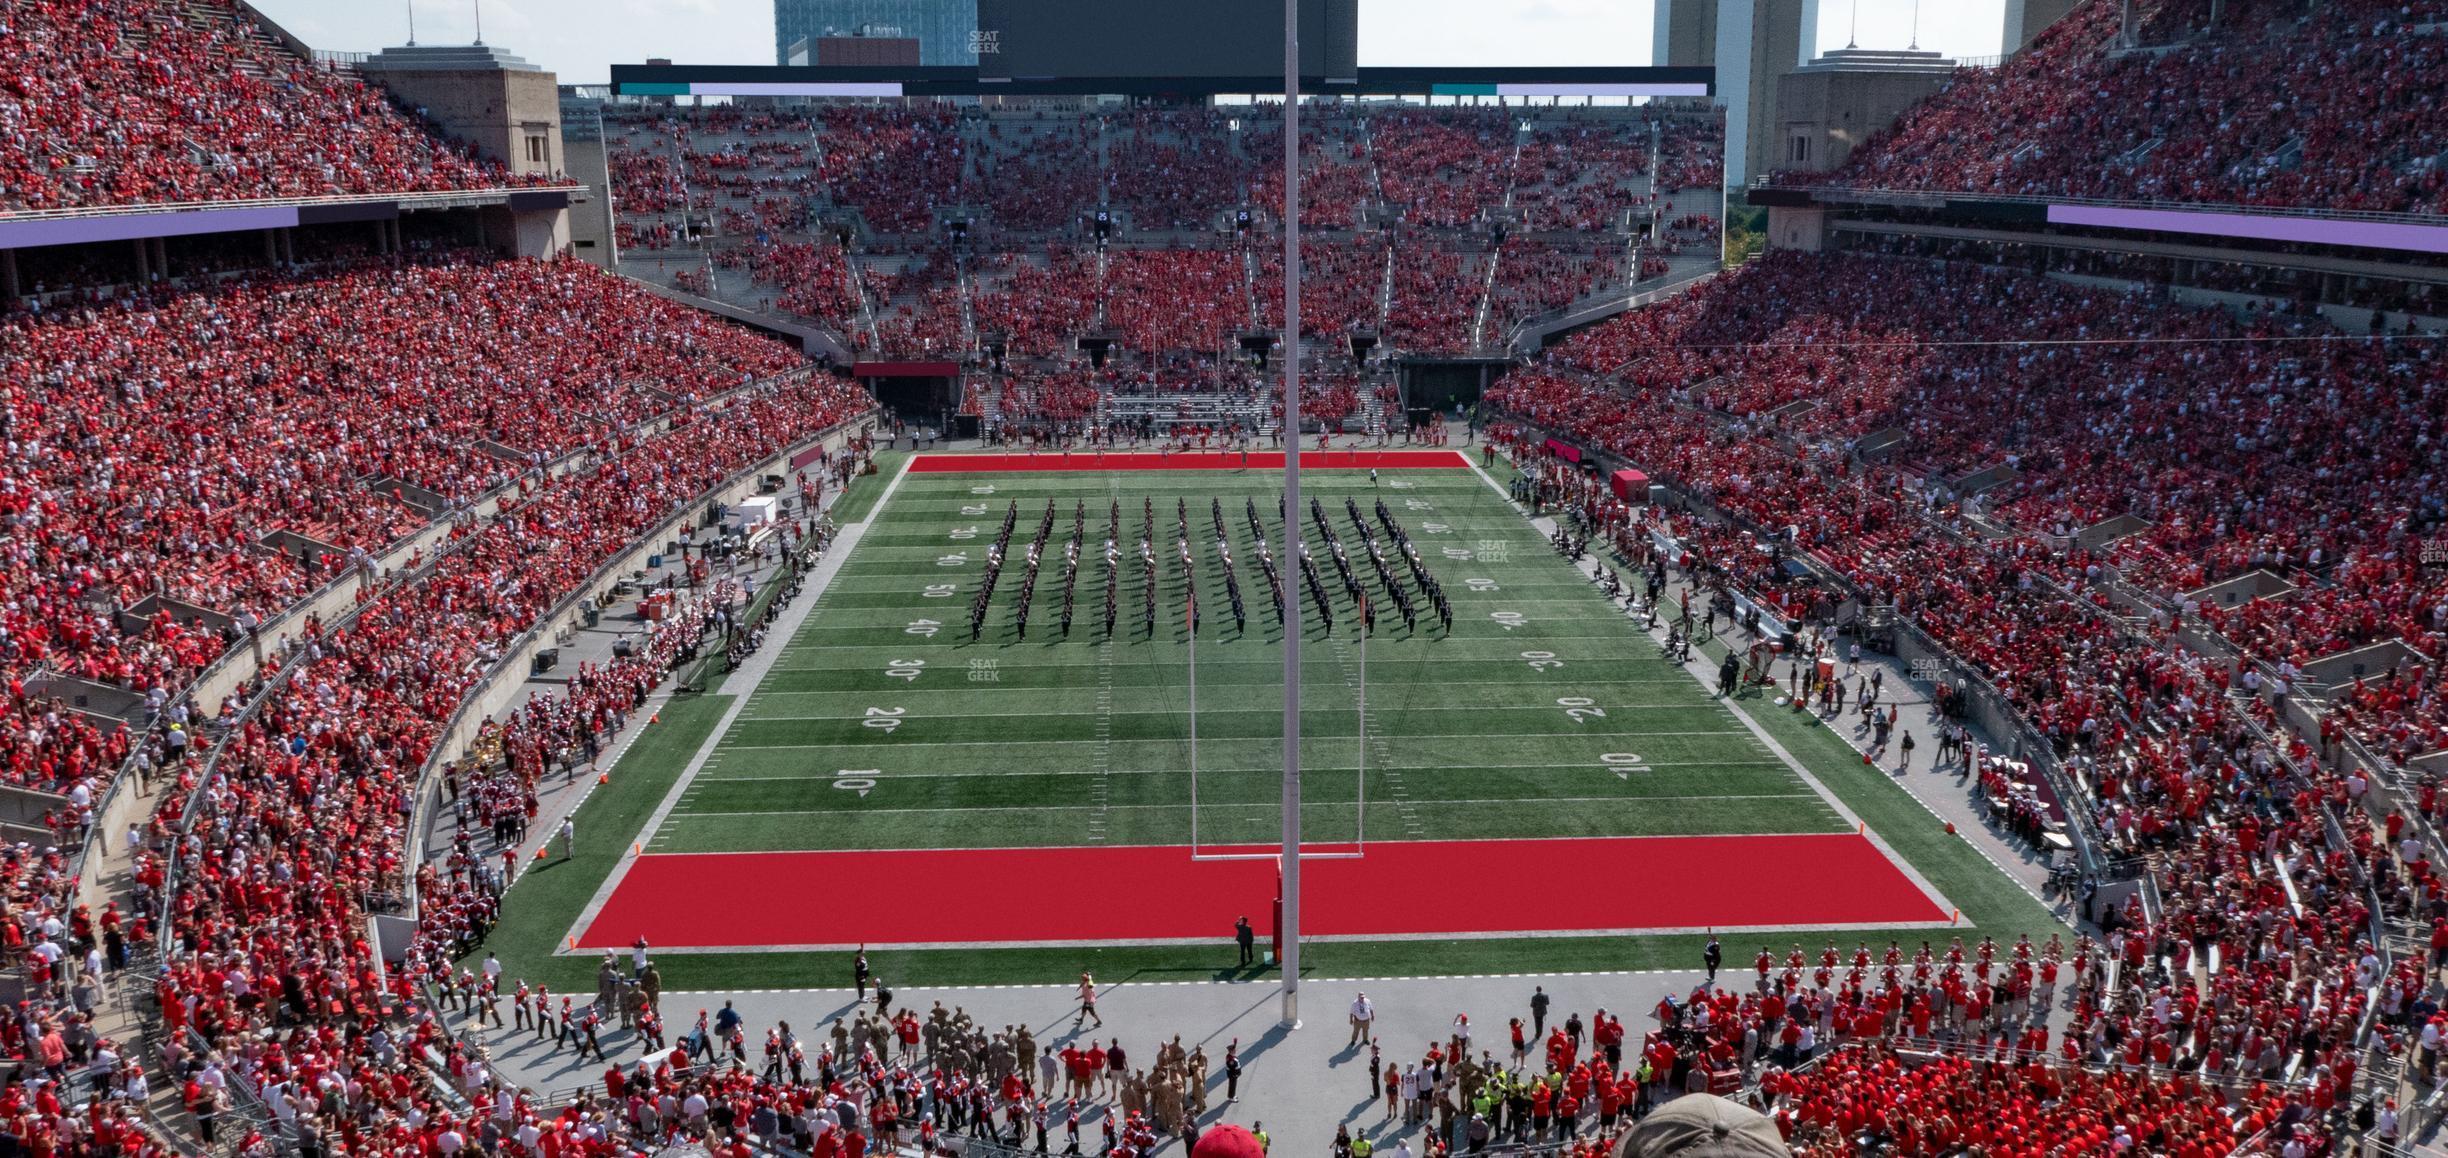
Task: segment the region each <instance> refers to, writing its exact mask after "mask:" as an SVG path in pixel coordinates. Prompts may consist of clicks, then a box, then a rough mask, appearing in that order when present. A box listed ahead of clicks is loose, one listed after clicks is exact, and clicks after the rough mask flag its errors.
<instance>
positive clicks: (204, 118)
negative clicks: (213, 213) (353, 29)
mask: <svg viewBox="0 0 2448 1158" xmlns="http://www.w3.org/2000/svg"><path fill="white" fill-rule="evenodd" d="M0 59H5V60H8V61H10V62H11V67H10V69H9V76H8V83H6V84H5V85H0V126H5V132H6V147H5V148H0V212H18V211H24V210H32V209H66V208H83V207H92V206H115V205H138V204H155V203H163V202H188V201H226V200H255V199H261V198H270V197H311V196H320V195H326V194H342V193H417V192H432V191H442V190H458V189H495V188H502V187H506V186H524V185H534V184H543V183H548V182H550V181H553V180H557V179H555V178H548V177H545V176H542V175H535V176H527V177H521V176H514V175H512V174H511V173H510V172H508V171H507V170H505V169H504V168H502V167H501V166H499V165H496V164H493V163H490V162H486V161H480V160H477V159H475V158H474V156H473V154H472V152H471V151H469V150H465V149H462V148H459V147H457V146H454V145H452V144H449V143H446V142H444V141H442V140H441V139H440V138H438V137H436V136H434V135H432V134H430V133H428V132H426V131H425V130H424V129H423V128H422V127H420V126H419V125H417V124H416V123H415V122H414V121H412V120H411V119H410V118H409V117H408V116H407V115H405V114H403V113H402V112H400V111H399V110H397V109H395V108H394V107H392V104H391V101H390V98H389V96H388V95H387V94H385V93H384V92H383V90H381V89H379V88H377V87H375V86H373V85H370V84H367V83H366V82H365V81H363V80H360V79H358V78H357V77H355V76H343V75H340V74H337V73H334V72H331V71H328V70H326V69H323V68H321V67H319V66H317V65H316V64H314V63H312V62H309V61H305V60H300V59H298V58H297V57H296V56H294V55H292V54H290V53H289V52H288V51H287V50H285V49H283V48H281V47H280V46H279V45H278V44H277V43H275V42H274V41H273V40H272V38H271V36H270V35H269V34H268V33H266V32H264V31H263V30H262V29H261V28H259V27H257V26H256V24H255V23H254V20H253V18H252V16H251V15H249V14H248V13H247V12H245V11H244V10H243V9H242V8H241V7H240V6H238V5H235V4H232V3H230V2H229V0H196V2H194V3H181V2H176V0H39V2H36V3H25V4H13V5H11V6H10V7H9V10H8V14H7V19H6V20H4V21H0Z"/></svg>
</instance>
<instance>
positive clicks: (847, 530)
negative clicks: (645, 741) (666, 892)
mask: <svg viewBox="0 0 2448 1158" xmlns="http://www.w3.org/2000/svg"><path fill="white" fill-rule="evenodd" d="M909 464H910V459H907V458H905V459H902V460H901V469H900V470H899V471H896V472H894V474H893V477H892V481H891V482H890V483H888V484H886V485H885V487H884V493H883V494H882V495H879V496H877V497H876V502H875V505H874V506H872V507H869V508H868V510H867V517H866V518H864V519H861V520H859V521H858V522H856V523H852V524H850V525H848V526H846V527H843V528H841V531H840V533H839V534H838V535H836V536H834V539H833V545H832V548H831V549H829V550H827V551H826V552H825V557H824V558H820V559H819V560H818V561H817V564H816V567H815V569H814V571H813V573H812V574H811V575H810V576H809V577H808V580H807V598H806V599H805V600H802V601H799V602H795V603H793V604H792V605H791V606H790V607H788V608H785V609H784V611H783V613H782V618H781V619H780V620H778V621H777V626H780V627H784V628H787V629H789V630H792V631H796V630H797V629H798V628H799V627H800V625H801V624H803V623H804V622H805V621H806V618H807V617H808V616H809V615H811V614H814V612H815V609H816V607H817V605H818V604H820V603H822V602H823V601H824V596H825V584H826V583H828V582H830V581H831V580H832V578H833V577H834V576H835V575H838V574H840V573H841V567H842V564H843V563H845V562H847V561H848V560H849V558H850V552H851V550H852V549H853V548H855V547H857V546H858V541H859V539H860V538H861V537H863V536H864V535H865V534H866V532H867V528H868V527H870V526H873V525H874V523H875V516H876V512H878V511H881V510H883V509H884V504H885V501H886V500H888V499H890V498H892V494H893V491H894V490H896V489H898V488H899V487H900V486H901V480H903V479H905V478H908V477H909ZM834 501H836V502H839V501H840V498H839V495H838V493H837V495H836V497H835V500H834ZM827 562H831V563H832V564H833V565H832V566H831V567H830V568H827V567H826V566H825V564H826V563H827ZM773 659H774V655H773V654H772V653H766V654H763V655H759V656H751V657H750V658H749V660H748V663H747V665H746V666H744V667H743V668H742V669H741V670H742V671H745V672H748V673H749V675H750V686H751V687H761V686H763V684H764V681H765V677H766V676H767V675H769V674H771V671H772V663H773ZM760 661H761V662H762V666H760ZM734 674H738V673H734ZM756 698H757V697H756V696H755V694H754V693H751V694H748V695H740V696H734V697H732V699H731V706H730V707H728V708H725V709H724V710H723V715H722V719H720V720H717V721H715V723H714V727H713V728H712V729H711V730H709V731H708V732H707V733H706V738H705V741H704V742H703V743H701V744H699V745H698V746H697V751H696V753H695V754H694V755H692V756H691V757H690V758H689V762H688V766H687V767H685V768H682V769H681V770H680V775H679V777H678V778H676V779H674V780H673V781H672V786H671V790H670V791H668V792H666V793H664V794H663V800H662V802H661V803H659V804H657V805H656V806H655V810H654V812H653V813H652V814H651V815H649V816H648V817H647V818H646V826H645V828H644V829H643V830H641V831H640V832H639V833H638V836H637V839H636V842H635V843H636V846H637V847H638V848H641V849H643V848H645V847H647V846H648V845H651V844H653V843H654V841H655V840H656V839H657V838H658V837H659V836H660V835H661V834H662V828H663V822H664V820H665V819H667V818H669V817H670V816H671V814H672V811H673V809H675V808H678V807H679V805H680V798H681V797H682V796H684V795H686V794H687V793H688V791H689V789H690V788H691V787H693V786H694V785H695V783H696V780H697V773H698V771H699V770H701V769H703V768H704V767H705V766H706V762H707V761H708V760H710V759H712V758H713V757H714V756H715V755H716V752H717V750H718V749H719V748H721V746H722V739H723V737H724V736H725V735H726V734H728V733H729V732H730V730H731V724H732V722H733V721H734V720H737V719H738V718H739V716H740V713H741V712H743V711H746V710H747V708H748V704H749V702H750V701H752V700H754V699H756ZM635 860H636V858H635V857H622V858H620V863H619V864H617V865H615V866H614V867H613V870H612V871H611V872H610V873H607V874H605V876H604V879H603V883H602V884H601V885H599V886H597V888H596V891H595V895H594V896H593V897H592V898H590V899H589V900H588V901H587V903H586V905H585V906H583V907H582V908H580V909H579V911H578V917H577V919H576V921H575V922H574V923H573V924H572V925H571V927H570V929H569V930H568V931H567V932H566V933H564V934H563V941H562V943H563V944H567V943H568V940H567V939H568V938H569V937H572V936H575V935H576V934H577V933H578V932H579V930H580V929H583V928H585V927H586V926H588V925H590V924H592V923H593V921H594V919H595V914H597V913H599V912H601V911H602V910H603V905H604V903H605V902H606V901H608V900H610V899H611V897H612V893H613V891H614V890H615V889H617V888H619V887H620V882H621V880H622V879H623V878H624V877H626V876H627V875H628V873H629V866H630V865H631V864H632V863H634V862H635Z"/></svg>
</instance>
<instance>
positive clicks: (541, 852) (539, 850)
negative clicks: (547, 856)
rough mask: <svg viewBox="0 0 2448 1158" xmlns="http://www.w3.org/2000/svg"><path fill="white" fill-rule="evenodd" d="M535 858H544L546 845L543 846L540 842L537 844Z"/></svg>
mask: <svg viewBox="0 0 2448 1158" xmlns="http://www.w3.org/2000/svg"><path fill="white" fill-rule="evenodd" d="M535 858H536V859H537V860H542V859H544V846H543V845H540V844H539V845H537V846H536V854H535Z"/></svg>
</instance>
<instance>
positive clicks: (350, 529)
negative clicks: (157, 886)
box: [0, 254, 792, 792]
mask: <svg viewBox="0 0 2448 1158" xmlns="http://www.w3.org/2000/svg"><path fill="white" fill-rule="evenodd" d="M598 326H606V327H616V328H617V329H618V331H619V332H622V333H625V334H627V335H629V337H630V340H628V341H626V342H622V343H618V344H612V343H604V342H601V341H599V340H597V339H598V335H599V333H601V332H604V331H602V330H598V329H597V328H596V327H598ZM0 335H4V338H0V346H5V348H6V351H7V352H6V354H4V355H0V366H5V368H6V373H7V376H8V377H9V379H10V380H11V381H13V382H15V383H17V386H16V388H15V390H14V392H13V393H12V394H11V395H10V397H9V399H8V405H7V413H6V425H7V435H8V455H7V458H6V460H5V470H4V471H0V513H5V514H6V516H7V518H8V521H9V523H10V524H11V526H12V528H13V530H14V531H15V533H14V534H13V535H12V536H11V537H10V539H9V541H8V542H7V544H6V546H5V548H0V551H4V552H5V555H6V557H7V558H8V560H9V562H10V566H9V567H8V568H7V576H8V578H7V580H6V582H5V588H6V594H7V600H6V605H5V607H4V608H0V670H5V671H6V673H7V674H8V677H9V683H8V687H9V692H8V697H7V701H6V704H5V713H4V715H0V776H6V777H7V778H8V780H9V781H10V782H12V783H18V784H29V785H34V786H38V787H43V788H47V789H52V790H57V791H62V792H66V791H68V790H69V788H70V787H71V786H73V785H77V784H79V783H83V784H85V786H86V788H87V790H88V791H92V792H98V790H99V788H100V787H101V785H102V784H104V783H106V782H107V780H108V778H109V775H110V772H111V770H112V769H113V768H115V767H116V766H117V764H118V762H119V761H120V760H121V759H123V758H124V757H125V756H126V755H127V754H128V752H129V750H130V742H129V737H128V736H127V735H126V734H125V732H124V730H123V729H114V728H109V727H105V726H104V725H101V724H98V723H96V722H95V720H94V718H93V717H89V716H85V715H82V714H79V713H75V712H71V711H68V710H67V709H66V707H65V705H64V704H63V703H61V702H60V701H59V700H58V699H57V698H55V696H54V695H51V694H45V693H44V692H43V691H42V690H41V689H42V688H43V686H45V685H43V684H42V683H41V682H40V677H42V676H44V675H55V676H66V677H74V678H77V679H82V680H87V681H91V682H93V683H99V684H105V685H109V686H111V687H115V688H118V689H122V690H124V691H126V692H129V693H132V694H134V695H136V696H139V697H143V698H144V699H145V700H146V702H147V706H148V708H149V709H151V710H153V711H154V712H156V713H158V711H159V710H160V709H161V708H162V707H163V705H164V701H165V700H167V699H169V698H170V697H172V696H174V695H176V694H177V693H178V691H179V689H181V688H183V687H184V686H185V685H186V683H187V681H188V680H189V679H190V678H192V677H193V676H194V675H195V674H196V673H197V672H198V671H200V670H201V669H202V668H203V667H204V666H205V665H206V664H208V663H210V662H212V661H213V660H214V659H215V658H217V657H218V656H219V655H220V654H221V653H222V652H223V651H224V650H225V649H226V648H228V647H229V646H231V645H233V644H235V643H238V642H240V641H242V640H244V639H245V638H246V637H247V634H248V632H250V631H251V630H253V629H254V628H255V627H257V626H260V625H262V624H265V623H268V622H270V621H271V619H273V618H274V617H275V616H276V615H277V614H278V613H279V612H280V610H281V609H282V608H284V607H286V606H288V605H289V604H291V603H293V602H295V601H296V600H297V599H299V598H300V597H302V596H304V595H305V594H307V593H308V592H309V591H310V590H311V589H313V588H314V587H317V586H319V585H321V583H323V582H324V581H327V580H328V579H330V578H332V577H334V576H335V575H336V574H337V573H338V572H339V571H340V570H341V569H343V568H346V567H349V566H354V565H359V564H362V563H364V562H366V561H368V560H369V559H370V558H371V557H372V555H373V554H376V553H379V552H380V550H381V549H382V548H383V547H384V546H385V545H386V544H388V543H391V542H393V541H394V540H396V539H398V538H399V537H401V536H402V535H404V534H406V533H408V532H411V531H414V530H415V529H417V528H418V527H420V526H423V525H425V524H426V522H427V521H428V520H429V519H430V518H432V517H433V516H434V515H435V514H436V513H439V512H440V511H443V510H447V509H450V508H455V507H461V506H465V505H466V504H468V503H469V502H471V501H472V500H474V499H475V498H476V496H478V495H479V494H480V493H482V492H483V491H485V490H487V489H490V488H492V487H495V486H499V485H501V484H503V483H505V482H508V481H509V480H511V479H513V478H515V477H517V476H518V475H520V474H521V473H523V472H526V471H529V470H532V469H533V468H534V467H535V466H537V465H538V464H540V463H542V462H545V461H546V460H548V459H550V458H553V457H556V456H558V455H561V454H563V453H566V452H568V451H570V450H573V449H576V448H578V447H581V446H584V445H587V444H589V443H592V442H595V441H597V440H600V439H602V438H604V437H606V436H607V435H608V434H609V433H610V432H611V431H612V430H613V429H615V427H616V426H621V425H627V424H629V423H633V422H636V421H639V420H641V419H644V418H647V417H650V416H652V415H654V414H657V413H660V412H661V411H663V410H665V409H667V408H669V407H670V406H672V405H674V404H675V403H676V402H686V401H693V400H696V399H699V398H703V397H707V396H711V395H713V394H715V393H717V392H719V391H721V390H724V389H727V388H730V387H732V386H735V385H737V384H738V383H740V382H742V381H744V380H746V379H748V378H750V377H753V376H758V375H763V374H770V373H773V372H775V371H778V370H780V369H783V368H785V367H787V366H788V365H790V364H791V362H792V359H791V358H790V356H789V355H788V353H787V352H786V351H783V350H780V349H778V348H777V347H775V346H773V345H772V344H770V343H765V342H762V341H760V340H756V339H751V338H748V337H746V336H745V335H742V334H741V333H740V332H738V331H736V330H732V329H729V328H726V327H723V326H720V325H717V324H715V323H713V322H711V321H710V320H708V319H705V318H704V317H702V316H701V315H697V314H694V313H692V312H690V311H687V310H683V309H680V308H678V307H674V306H670V305H668V304H665V303H663V302H661V301H659V300H657V299H654V298H651V297H648V296H646V295H643V294H640V293H636V292H634V291H631V290H627V289H623V288H621V287H620V284H619V283H618V282H616V281H614V280H613V279H611V278H610V277H609V276H607V275H605V274H603V273H601V272H600V271H597V270H595V269H593V268H592V267H589V266H586V265H582V264H577V263H534V262H487V261H478V260H475V259H473V258H471V257H468V256H466V255H457V254H440V255H436V257H435V260H433V261H431V262H428V263H418V264H409V265H396V266H394V265H381V264H366V265H360V266H353V267H343V268H336V269H331V270H327V271H323V272H321V273H316V274H311V275H307V276H303V277H297V278H279V277H274V276H271V275H254V276H246V277H240V278H237V279H234V280H230V281H226V282H222V283H219V284H217V285H215V286H213V287H212V288H209V289H198V290H194V291H182V290H178V289H174V288H172V287H169V286H162V287H158V288H157V289H155V290H153V291H149V292H147V293H143V294H132V295H125V296H121V297H118V298H115V299H112V300H109V301H107V302H103V301H97V302H92V303H88V304H83V305H76V306H70V307H64V308H63V307H55V308H52V309H48V310H44V311H42V312H39V313H27V314H19V315H15V316H12V317H10V318H8V319H7V320H6V321H5V322H0ZM513 379H515V380H518V381H521V382H523V383H525V384H526V388H525V389H523V390H521V391H518V392H515V393H508V394H505V393H502V392H501V391H500V390H499V389H498V387H499V384H500V383H501V382H503V381H506V380H513ZM207 384H209V388H206V387H207ZM369 478H372V479H378V480H387V481H384V482H382V484H381V485H380V486H379V487H369V486H365V485H360V480H363V479H369ZM275 532H288V533H291V534H295V535H298V536H303V537H304V541H306V542H308V543H311V544H314V545H315V546H313V547H310V548H307V549H304V550H302V551H300V550H284V549H282V548H281V547H279V546H277V545H275V544H273V543H267V542H266V539H267V536H271V535H273V534H274V533H275ZM156 596H167V597H171V598H173V599H175V600H179V601H183V604H182V603H172V604H166V605H158V606H154V605H150V604H148V603H147V601H148V600H151V599H152V598H153V597H156ZM148 607H150V610H148ZM182 607H184V608H185V609H182ZM205 613H210V614H212V615H214V616H215V619H214V620H213V622H215V623H223V622H226V624H227V626H226V627H225V628H223V629H220V630H215V629H213V628H212V627H209V626H208V625H207V623H206V621H205V620H204V619H203V618H202V616H203V614H205ZM221 617H227V618H226V620H224V619H223V618H221ZM29 685H31V690H29Z"/></svg>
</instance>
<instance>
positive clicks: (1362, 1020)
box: [1343, 993, 1377, 1047]
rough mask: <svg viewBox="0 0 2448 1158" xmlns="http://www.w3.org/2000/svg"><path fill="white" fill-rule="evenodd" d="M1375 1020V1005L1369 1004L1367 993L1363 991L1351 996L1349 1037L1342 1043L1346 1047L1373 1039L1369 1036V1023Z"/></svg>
mask: <svg viewBox="0 0 2448 1158" xmlns="http://www.w3.org/2000/svg"><path fill="white" fill-rule="evenodd" d="M1376 1020H1377V1007H1376V1006H1374V1005H1371V1004H1369V997H1368V994H1366V993H1363V994H1361V995H1360V996H1358V997H1355V998H1352V1003H1351V1037H1350V1039H1349V1040H1347V1041H1345V1042H1344V1043H1343V1044H1344V1045H1345V1046H1346V1047H1349V1046H1354V1045H1358V1044H1360V1043H1361V1042H1364V1041H1371V1040H1374V1039H1373V1038H1371V1037H1370V1036H1369V1030H1370V1025H1371V1023H1372V1022H1374V1021H1376Z"/></svg>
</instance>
